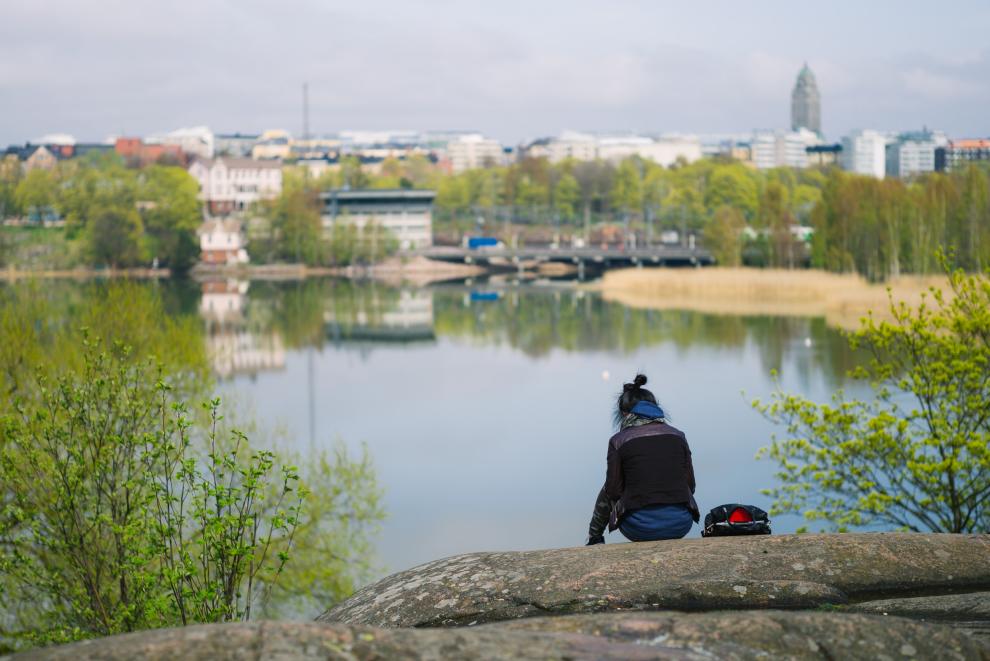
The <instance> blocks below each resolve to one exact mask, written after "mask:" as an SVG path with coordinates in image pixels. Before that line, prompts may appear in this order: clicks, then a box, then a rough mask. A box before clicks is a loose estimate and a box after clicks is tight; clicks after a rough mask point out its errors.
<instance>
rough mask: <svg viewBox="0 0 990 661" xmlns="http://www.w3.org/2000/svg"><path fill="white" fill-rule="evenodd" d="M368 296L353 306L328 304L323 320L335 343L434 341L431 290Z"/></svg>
mask: <svg viewBox="0 0 990 661" xmlns="http://www.w3.org/2000/svg"><path fill="white" fill-rule="evenodd" d="M386 293H387V295H381V296H369V297H367V298H364V300H363V301H362V304H360V305H358V306H357V308H356V309H347V308H344V309H340V308H337V307H333V306H328V308H327V309H326V310H325V311H324V314H323V320H324V322H325V325H326V332H327V337H328V338H329V339H330V340H331V341H332V342H333V343H334V344H358V345H362V346H365V347H370V346H371V345H373V344H379V343H382V344H386V343H397V344H409V343H416V342H433V341H434V340H435V339H436V333H435V331H434V328H433V292H432V291H430V290H428V289H400V290H395V289H391V290H386Z"/></svg>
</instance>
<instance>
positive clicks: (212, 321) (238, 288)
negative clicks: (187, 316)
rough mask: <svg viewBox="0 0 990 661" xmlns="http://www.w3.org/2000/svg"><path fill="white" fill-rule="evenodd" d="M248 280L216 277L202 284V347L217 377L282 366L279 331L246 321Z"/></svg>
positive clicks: (276, 368) (282, 353)
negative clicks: (216, 279) (204, 328)
mask: <svg viewBox="0 0 990 661" xmlns="http://www.w3.org/2000/svg"><path fill="white" fill-rule="evenodd" d="M248 288H249V283H248V282H247V281H244V280H219V281H207V282H204V283H203V295H202V298H201V299H200V304H199V314H200V316H201V317H202V318H203V320H204V321H205V323H206V349H207V353H208V355H209V356H210V361H211V364H212V366H213V371H214V373H215V374H216V375H217V376H218V377H219V378H221V379H228V378H230V377H232V376H236V375H245V374H246V375H255V374H257V373H258V372H263V371H270V370H278V369H282V368H284V367H285V346H284V344H283V342H282V336H281V334H280V333H279V332H278V331H276V330H274V329H272V328H270V327H269V328H259V327H257V326H254V327H253V326H252V324H250V323H249V318H248V316H247V315H246V314H245V313H246V308H247V307H248V297H247V292H248Z"/></svg>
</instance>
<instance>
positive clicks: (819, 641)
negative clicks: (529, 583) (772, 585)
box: [479, 610, 990, 660]
mask: <svg viewBox="0 0 990 661" xmlns="http://www.w3.org/2000/svg"><path fill="white" fill-rule="evenodd" d="M479 629H494V630H501V631H543V632H557V633H579V634H589V635H594V636H599V637H602V638H606V639H608V640H612V641H615V642H619V643H630V642H631V643H638V644H640V645H643V644H651V643H658V644H663V645H666V646H669V647H674V648H679V649H684V650H688V651H693V652H697V653H700V654H704V655H706V656H708V657H710V658H718V659H752V658H755V657H758V656H761V655H762V656H764V657H765V658H771V659H781V658H795V659H797V658H809V659H883V658H888V659H905V658H912V657H913V658H918V659H945V660H948V659H959V660H962V659H988V658H990V646H988V645H986V644H984V643H983V642H981V641H979V640H976V639H972V638H970V637H969V636H967V635H965V634H963V633H961V632H959V631H958V630H956V629H953V628H951V627H947V626H942V625H934V626H932V625H928V624H924V623H921V622H914V621H911V620H905V619H902V618H898V617H880V616H868V615H857V614H841V613H834V612H817V611H801V612H795V611H773V610H769V611H768V610H763V611H742V612H727V611H722V612H716V613H670V612H667V613H598V614H592V615H565V616H561V617H534V618H526V619H523V620H513V621H511V622H498V623H495V624H486V625H483V626H481V627H479Z"/></svg>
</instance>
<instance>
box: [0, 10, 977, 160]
mask: <svg viewBox="0 0 990 661" xmlns="http://www.w3.org/2000/svg"><path fill="white" fill-rule="evenodd" d="M987 35H990V2H986V0H958V1H953V2H942V3H935V2H930V1H924V2H922V1H918V0H899V1H891V0H869V1H868V2H864V1H863V0H856V1H852V2H850V1H846V0H832V1H830V2H822V1H819V2H814V3H808V2H796V1H794V0H791V1H790V2H784V1H778V0H760V1H758V2H752V1H749V2H744V1H741V0H737V1H736V2H723V1H721V0H711V1H709V2H704V3H687V2H668V1H667V0H643V1H633V0H609V1H608V2H601V1H595V2H590V1H585V0H565V1H557V0H528V1H517V0H499V2H491V1H490V0H489V1H477V0H364V1H362V2H337V1H334V0H278V1H275V0H266V1H262V0H169V1H168V2H162V1H161V0H0V144H8V143H19V142H25V141H27V140H32V139H37V138H38V137H40V136H42V135H45V134H50V133H69V134H72V135H74V136H75V137H76V138H77V139H79V140H81V141H90V140H92V141H98V140H103V139H105V138H106V137H107V136H110V135H121V134H126V135H146V134H150V133H156V132H163V131H167V130H171V129H174V128H178V127H181V126H194V125H207V126H209V127H210V128H212V129H213V130H214V131H216V132H224V133H225V132H235V131H240V132H258V131H261V130H264V129H268V128H284V129H287V130H289V131H290V132H292V133H294V134H300V133H301V132H302V91H301V90H302V84H303V83H304V82H306V83H308V84H309V90H310V91H309V97H310V127H311V132H313V133H317V134H320V133H333V132H336V131H339V130H342V129H419V130H436V129H471V130H477V131H481V132H483V133H485V134H488V135H490V136H492V137H495V138H498V139H500V140H502V141H504V142H506V143H509V144H514V143H517V142H520V141H523V140H526V139H529V138H535V137H539V136H544V135H554V134H557V133H559V132H560V131H561V130H562V129H574V130H590V131H644V132H651V133H660V132H680V133H723V132H733V133H737V132H747V131H750V130H752V129H756V128H785V127H787V126H788V124H789V112H790V93H791V88H792V86H793V84H794V79H795V77H796V75H797V73H798V71H799V70H800V68H801V66H802V64H803V63H804V62H807V63H808V64H809V65H810V66H811V68H812V70H813V71H814V72H815V75H816V77H817V79H818V84H819V88H820V90H821V94H822V123H823V131H824V133H825V134H826V137H829V138H832V139H838V138H839V137H840V136H841V135H842V134H844V133H846V132H848V131H850V130H852V129H856V128H877V129H883V130H906V129H916V128H920V127H921V126H923V125H926V126H928V127H930V128H938V129H943V130H945V131H946V132H947V133H948V134H949V135H950V137H976V136H987V135H990V114H988V113H987V111H986V108H987V107H990V37H988V36H987Z"/></svg>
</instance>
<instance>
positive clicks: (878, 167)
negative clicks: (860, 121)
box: [841, 130, 887, 179]
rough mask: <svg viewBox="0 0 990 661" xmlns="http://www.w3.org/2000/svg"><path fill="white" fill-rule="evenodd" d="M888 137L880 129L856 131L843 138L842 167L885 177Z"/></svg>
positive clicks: (850, 170)
mask: <svg viewBox="0 0 990 661" xmlns="http://www.w3.org/2000/svg"><path fill="white" fill-rule="evenodd" d="M886 147H887V139H886V138H885V137H884V136H883V135H882V134H881V133H879V132H878V131H871V130H865V131H854V132H852V133H851V134H849V135H847V136H845V137H844V138H842V158H841V163H842V169H844V170H848V171H849V172H855V173H856V174H865V175H870V176H872V177H876V178H877V179H883V176H884V172H885V171H886Z"/></svg>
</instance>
